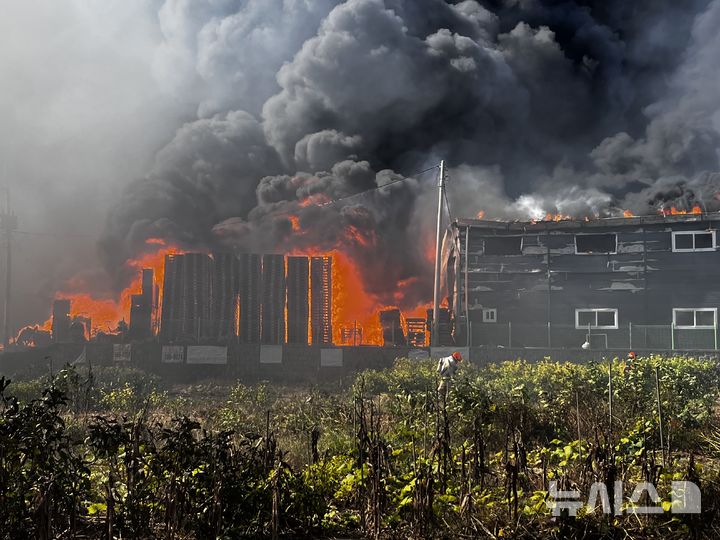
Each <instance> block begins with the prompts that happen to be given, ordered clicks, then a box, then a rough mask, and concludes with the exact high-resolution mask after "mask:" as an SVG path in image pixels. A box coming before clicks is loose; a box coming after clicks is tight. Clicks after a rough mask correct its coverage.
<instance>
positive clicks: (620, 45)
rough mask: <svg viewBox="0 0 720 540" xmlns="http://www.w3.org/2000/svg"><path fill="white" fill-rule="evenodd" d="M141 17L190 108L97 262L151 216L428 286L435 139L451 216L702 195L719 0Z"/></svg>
mask: <svg viewBox="0 0 720 540" xmlns="http://www.w3.org/2000/svg"><path fill="white" fill-rule="evenodd" d="M157 15H158V21H159V29H160V31H161V35H162V41H161V44H160V46H159V47H158V50H157V51H156V55H155V69H156V72H157V73H158V74H159V76H160V78H161V79H162V81H163V84H164V85H165V91H166V92H168V93H169V94H170V95H173V96H175V99H177V100H179V101H182V102H183V103H186V104H191V105H192V106H193V107H194V113H193V114H194V116H193V117H191V118H188V119H187V121H186V122H185V123H184V124H183V125H182V126H181V127H179V128H178V129H177V130H176V132H175V135H174V137H173V139H172V141H170V142H169V143H168V144H167V146H165V148H163V149H162V150H161V151H160V152H158V153H157V155H156V157H155V161H154V164H153V166H152V168H151V170H150V172H149V173H148V174H147V175H145V176H144V177H142V178H141V179H140V180H137V181H135V182H133V183H132V184H130V185H129V186H128V187H127V188H126V189H125V190H124V192H123V194H122V196H121V197H120V199H119V200H118V202H117V204H116V205H115V206H114V207H113V208H112V210H111V212H110V214H109V217H108V219H107V226H106V229H105V233H104V235H103V239H102V241H101V248H102V254H103V258H104V261H105V263H106V266H107V268H109V269H114V268H118V267H121V266H122V263H123V262H124V261H125V260H126V259H127V258H128V257H131V256H133V255H134V254H136V253H137V252H138V250H140V249H141V248H142V246H143V245H144V241H145V239H147V238H149V237H155V236H163V237H166V238H168V239H171V240H173V241H176V242H181V243H182V244H183V245H185V246H187V247H199V246H202V247H211V248H230V247H232V248H236V249H244V250H256V251H264V252H268V251H270V252H272V251H277V252H281V251H291V250H307V249H310V248H317V249H321V250H331V249H342V250H343V251H345V252H347V253H348V254H349V255H350V256H352V257H353V258H354V259H355V260H356V261H357V262H358V263H359V265H360V267H361V269H362V271H363V278H364V280H365V282H366V285H367V287H368V289H369V291H370V292H372V293H373V294H375V295H377V297H378V298H379V299H380V300H381V301H383V302H385V303H388V304H399V305H400V307H412V306H414V305H415V304H417V303H419V302H421V301H426V300H427V299H428V297H429V291H430V290H431V287H430V284H431V273H432V266H431V265H430V264H428V261H427V258H426V255H425V254H426V252H427V250H428V248H429V247H430V246H431V245H432V243H433V242H434V239H433V234H432V229H433V221H434V206H435V204H436V202H435V199H434V198H435V193H434V191H433V186H434V184H435V173H433V172H430V173H426V174H424V175H415V174H414V173H415V172H416V171H419V170H423V169H426V168H428V167H429V166H431V165H433V164H435V163H437V162H438V161H439V160H440V159H445V160H446V161H447V162H448V164H449V165H450V171H449V185H448V202H449V207H450V211H451V214H452V216H453V217H473V216H475V215H476V214H477V213H478V212H479V211H481V210H482V211H484V212H485V213H486V214H485V215H486V216H487V217H488V218H511V219H528V218H538V217H542V216H543V215H544V214H545V213H547V212H550V213H561V214H565V215H571V216H574V217H584V216H598V215H600V216H604V215H612V214H614V213H617V212H621V211H622V209H629V210H632V211H633V212H634V213H636V214H644V213H654V212H657V211H658V209H659V208H660V207H662V206H663V205H672V204H675V205H677V206H679V207H687V205H694V204H695V203H696V202H698V203H702V204H703V205H704V206H705V207H706V208H707V209H711V210H715V209H717V208H719V207H720V206H719V202H718V200H717V197H716V196H715V194H716V192H717V191H720V186H718V180H719V179H720V177H719V176H718V175H717V174H716V172H717V171H718V169H719V168H720V166H719V163H718V146H719V142H720V94H718V92H717V89H718V88H719V87H720V84H719V83H720V54H718V51H720V37H718V36H719V35H718V33H717V31H716V29H717V28H718V26H719V25H720V0H714V1H709V0H691V1H688V2H683V3H678V2H673V1H671V0H638V1H636V2H626V1H625V2H623V1H621V0H564V1H559V2H558V1H551V0H521V1H517V0H485V1H475V0H464V1H460V2H457V1H456V2H450V1H441V0H347V1H338V0H335V1H330V0H327V1H318V2H305V1H301V0H285V1H280V0H244V1H241V0H235V1H231V0H225V1H220V2H215V1H213V2H211V1H193V2H190V1H181V0H167V1H165V2H164V3H163V4H162V6H161V7H160V9H159V10H158V12H157ZM405 177H407V178H408V179H407V181H405V182H401V183H396V184H393V185H391V186H388V187H386V188H383V189H380V190H376V191H372V192H369V193H367V194H365V195H362V196H358V197H353V198H350V199H345V198H346V197H349V196H350V195H353V194H356V193H359V192H362V191H364V190H367V189H369V188H373V187H377V186H383V185H385V184H386V183H388V182H392V181H394V180H398V179H401V178H405ZM336 199H342V200H341V201H339V202H336V203H332V204H325V203H327V202H328V201H332V200H336ZM290 216H296V217H297V219H298V220H299V224H300V229H299V231H298V230H294V227H293V221H292V219H293V218H291V217H290ZM118 279H119V280H120V281H119V283H122V279H123V277H122V276H119V278H118ZM398 282H401V283H402V290H401V291H400V294H398V289H397V283H398Z"/></svg>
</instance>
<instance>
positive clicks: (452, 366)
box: [437, 351, 463, 397]
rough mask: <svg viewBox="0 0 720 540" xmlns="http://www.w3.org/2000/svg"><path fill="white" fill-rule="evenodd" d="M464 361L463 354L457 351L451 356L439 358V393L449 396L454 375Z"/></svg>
mask: <svg viewBox="0 0 720 540" xmlns="http://www.w3.org/2000/svg"><path fill="white" fill-rule="evenodd" d="M462 361H463V357H462V355H461V354H460V353H459V352H458V351H455V352H454V353H452V354H451V355H450V356H446V357H444V358H441V359H440V360H438V365H437V372H438V374H439V375H440V385H439V386H438V394H439V395H440V396H442V397H447V394H448V392H449V391H450V386H451V385H452V380H453V377H454V376H455V373H456V372H457V370H458V368H459V367H460V363H461V362H462Z"/></svg>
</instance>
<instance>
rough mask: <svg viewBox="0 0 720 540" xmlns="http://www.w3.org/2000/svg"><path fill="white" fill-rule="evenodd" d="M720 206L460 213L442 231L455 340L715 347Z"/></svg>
mask: <svg viewBox="0 0 720 540" xmlns="http://www.w3.org/2000/svg"><path fill="white" fill-rule="evenodd" d="M719 223H720V214H718V213H713V214H687V215H674V216H661V215H658V216H647V217H626V218H610V219H600V220H591V221H579V220H562V221H542V222H512V223H510V222H497V221H482V220H457V221H455V222H454V223H453V224H452V225H451V227H450V229H449V232H448V239H449V240H451V242H450V243H449V245H450V249H449V252H448V254H447V259H446V260H447V262H448V266H447V268H448V273H447V277H448V290H449V291H450V297H449V301H450V308H451V313H452V323H453V326H452V327H453V333H454V338H455V341H456V343H459V344H467V345H471V346H480V345H487V346H503V347H508V346H509V347H548V348H551V347H552V348H556V347H563V348H578V347H580V346H581V345H583V344H587V345H586V347H590V348H593V349H613V348H615V349H625V348H639V349H643V348H647V349H675V348H685V349H697V350H701V349H708V350H709V349H717V340H718V331H717V327H718V320H717V310H718V306H720V285H719V284H718V281H717V268H718V264H719V263H720V252H718V244H717V227H718V224H719Z"/></svg>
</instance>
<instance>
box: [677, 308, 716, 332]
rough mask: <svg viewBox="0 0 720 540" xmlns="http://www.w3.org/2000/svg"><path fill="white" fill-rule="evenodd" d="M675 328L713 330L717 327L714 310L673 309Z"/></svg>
mask: <svg viewBox="0 0 720 540" xmlns="http://www.w3.org/2000/svg"><path fill="white" fill-rule="evenodd" d="M673 324H674V325H675V328H715V326H716V325H717V309H716V308H675V309H673Z"/></svg>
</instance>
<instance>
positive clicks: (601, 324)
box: [575, 308, 618, 328]
mask: <svg viewBox="0 0 720 540" xmlns="http://www.w3.org/2000/svg"><path fill="white" fill-rule="evenodd" d="M617 315H618V310H617V309H612V308H591V309H576V310H575V328H617V327H618V322H617Z"/></svg>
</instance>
